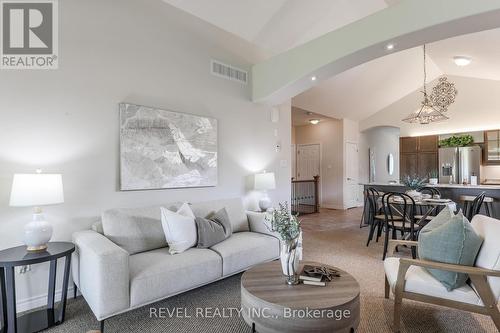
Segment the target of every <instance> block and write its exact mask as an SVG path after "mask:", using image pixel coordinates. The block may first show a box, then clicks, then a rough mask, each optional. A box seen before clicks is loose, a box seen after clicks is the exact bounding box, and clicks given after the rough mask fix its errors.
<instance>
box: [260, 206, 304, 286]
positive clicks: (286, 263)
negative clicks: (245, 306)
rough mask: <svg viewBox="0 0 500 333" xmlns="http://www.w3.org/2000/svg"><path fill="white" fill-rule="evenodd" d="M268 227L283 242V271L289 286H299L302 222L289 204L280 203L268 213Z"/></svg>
mask: <svg viewBox="0 0 500 333" xmlns="http://www.w3.org/2000/svg"><path fill="white" fill-rule="evenodd" d="M265 221H266V226H267V228H268V229H269V230H270V231H272V232H276V233H277V234H278V235H279V238H280V241H281V251H280V260H281V269H282V270H283V274H284V275H285V276H286V283H287V284H291V285H293V284H298V283H299V279H298V272H297V271H298V268H299V246H300V241H299V240H300V234H301V229H300V220H299V219H298V218H297V216H296V215H293V214H292V213H291V212H290V210H289V209H288V203H286V202H285V203H280V204H279V207H278V208H276V209H271V210H269V211H268V212H267V215H266V218H265Z"/></svg>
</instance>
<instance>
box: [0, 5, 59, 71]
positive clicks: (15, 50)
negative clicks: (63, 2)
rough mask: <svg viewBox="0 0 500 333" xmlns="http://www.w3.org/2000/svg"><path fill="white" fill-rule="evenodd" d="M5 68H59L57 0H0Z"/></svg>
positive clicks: (2, 54)
mask: <svg viewBox="0 0 500 333" xmlns="http://www.w3.org/2000/svg"><path fill="white" fill-rule="evenodd" d="M0 8H1V9H0V12H1V14H0V17H1V29H2V31H1V38H2V39H1V43H0V44H1V54H0V56H1V62H0V68H2V69H56V68H57V66H58V45H57V44H58V43H57V42H58V34H57V32H58V26H57V13H58V12H57V0H31V1H15V0H0Z"/></svg>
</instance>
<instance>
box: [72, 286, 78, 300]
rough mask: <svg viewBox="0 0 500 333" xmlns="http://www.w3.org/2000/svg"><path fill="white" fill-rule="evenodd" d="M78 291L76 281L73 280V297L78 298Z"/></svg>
mask: <svg viewBox="0 0 500 333" xmlns="http://www.w3.org/2000/svg"><path fill="white" fill-rule="evenodd" d="M77 292H78V287H77V286H76V283H74V282H73V299H75V298H76V293H77Z"/></svg>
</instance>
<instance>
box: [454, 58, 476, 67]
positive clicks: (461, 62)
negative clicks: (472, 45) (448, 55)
mask: <svg viewBox="0 0 500 333" xmlns="http://www.w3.org/2000/svg"><path fill="white" fill-rule="evenodd" d="M471 61H472V59H471V58H470V57H466V56H455V57H453V62H455V65H457V66H459V67H463V66H467V65H468V64H470V63H471Z"/></svg>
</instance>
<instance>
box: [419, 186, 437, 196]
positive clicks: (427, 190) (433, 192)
mask: <svg viewBox="0 0 500 333" xmlns="http://www.w3.org/2000/svg"><path fill="white" fill-rule="evenodd" d="M420 193H422V194H430V195H432V196H435V195H439V197H440V198H441V192H440V191H439V190H438V189H437V188H435V187H431V186H426V187H424V188H423V189H421V190H420Z"/></svg>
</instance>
